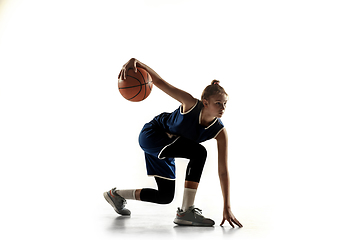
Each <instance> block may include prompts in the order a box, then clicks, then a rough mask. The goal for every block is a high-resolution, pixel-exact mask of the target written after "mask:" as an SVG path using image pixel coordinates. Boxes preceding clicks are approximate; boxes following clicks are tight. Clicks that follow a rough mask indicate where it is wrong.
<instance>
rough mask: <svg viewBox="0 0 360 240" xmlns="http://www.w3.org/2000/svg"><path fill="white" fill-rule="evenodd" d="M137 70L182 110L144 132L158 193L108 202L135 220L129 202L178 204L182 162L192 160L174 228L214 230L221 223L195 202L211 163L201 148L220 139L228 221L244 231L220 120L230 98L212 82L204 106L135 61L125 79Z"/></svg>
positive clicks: (117, 196) (117, 195)
mask: <svg viewBox="0 0 360 240" xmlns="http://www.w3.org/2000/svg"><path fill="white" fill-rule="evenodd" d="M137 67H141V68H144V69H146V71H148V73H149V74H150V75H151V77H152V80H153V84H155V86H157V87H158V88H160V89H161V90H162V91H164V92H165V93H167V94H168V95H169V96H171V97H173V98H174V99H176V100H178V101H179V102H180V103H181V106H180V107H179V108H178V109H176V110H175V111H174V112H172V113H162V114H160V115H158V116H156V117H155V118H154V119H153V120H152V121H150V122H149V123H146V124H145V126H144V127H143V129H142V130H141V133H140V136H139V143H140V146H141V148H142V149H143V150H144V152H145V160H146V168H147V173H148V175H149V176H154V178H155V181H156V183H157V186H158V189H157V190H155V189H149V188H143V189H131V190H116V188H114V189H112V190H110V191H108V192H105V193H104V197H105V199H106V200H107V201H108V202H109V203H110V204H111V206H112V207H113V208H114V209H115V211H116V212H117V213H119V214H122V215H130V211H129V210H128V209H126V208H125V204H126V200H125V199H135V200H140V201H147V202H152V203H158V204H167V203H170V202H172V200H173V198H174V193H175V160H174V158H176V157H181V158H187V159H189V160H190V161H189V163H188V166H187V169H186V177H185V189H184V196H183V203H182V207H181V209H180V208H179V209H178V211H177V215H176V218H175V220H174V223H176V224H179V225H192V226H213V225H214V224H215V223H214V221H213V220H211V219H209V218H205V217H204V216H202V215H201V210H200V209H198V208H195V207H194V199H195V194H196V190H197V188H198V185H199V182H200V178H201V174H202V171H203V167H204V164H205V160H206V155H207V152H206V149H205V148H204V147H203V146H202V145H201V144H200V143H201V142H204V141H206V140H208V139H212V138H215V139H216V140H217V146H218V172H219V178H220V184H221V189H222V194H223V199H224V210H223V220H222V222H221V224H220V225H221V226H222V225H223V224H224V222H225V220H227V221H228V222H229V224H230V225H231V226H232V227H234V223H235V224H236V225H238V226H239V227H242V225H241V223H240V222H239V221H238V220H237V219H236V218H235V216H234V215H233V213H232V212H231V208H230V187H229V185H230V183H229V173H228V167H227V147H228V143H227V142H228V139H227V133H226V130H225V128H224V125H223V123H222V122H221V120H220V118H221V116H222V115H223V114H224V111H225V108H226V102H227V99H228V95H227V93H226V92H225V90H224V89H223V88H222V87H221V86H220V85H219V81H217V80H214V81H212V83H211V85H209V86H207V87H206V88H205V90H204V91H203V93H202V96H201V101H199V100H197V99H196V98H194V97H193V96H191V95H190V94H189V93H187V92H185V91H182V90H180V89H178V88H176V87H174V86H172V85H170V84H169V83H168V82H166V81H165V80H163V79H162V78H161V77H160V76H159V75H158V74H157V73H156V72H155V71H154V70H152V69H151V68H150V67H148V66H147V65H145V64H144V63H141V62H140V61H138V60H136V59H134V58H132V59H130V60H129V61H128V62H127V63H126V64H125V65H124V66H123V68H122V69H121V71H120V74H119V79H120V78H121V79H124V80H126V72H127V71H128V70H129V69H130V68H133V69H135V72H136V71H137Z"/></svg>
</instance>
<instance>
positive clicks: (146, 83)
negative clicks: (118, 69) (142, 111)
mask: <svg viewBox="0 0 360 240" xmlns="http://www.w3.org/2000/svg"><path fill="white" fill-rule="evenodd" d="M118 86H119V91H120V93H121V95H122V96H123V97H124V98H125V99H127V100H129V101H132V102H140V101H142V100H144V99H145V98H147V97H148V96H149V94H150V92H151V89H152V86H153V83H152V79H151V76H150V74H149V73H148V72H147V71H146V70H145V69H143V68H137V72H136V73H135V71H134V69H133V68H129V69H128V71H127V72H126V79H119V80H118Z"/></svg>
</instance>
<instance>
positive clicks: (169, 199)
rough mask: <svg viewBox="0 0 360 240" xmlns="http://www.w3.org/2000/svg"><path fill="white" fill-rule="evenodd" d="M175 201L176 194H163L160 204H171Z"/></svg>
mask: <svg viewBox="0 0 360 240" xmlns="http://www.w3.org/2000/svg"><path fill="white" fill-rule="evenodd" d="M173 200H174V194H169V193H167V194H163V195H162V196H161V200H160V201H159V203H160V204H169V203H171V202H172V201H173Z"/></svg>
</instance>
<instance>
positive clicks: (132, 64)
mask: <svg viewBox="0 0 360 240" xmlns="http://www.w3.org/2000/svg"><path fill="white" fill-rule="evenodd" d="M138 63H140V62H139V61H138V60H136V59H135V58H131V59H130V60H129V61H128V62H127V63H125V64H124V66H123V67H122V68H121V71H120V73H119V76H118V79H121V80H125V79H126V72H127V71H128V70H129V69H130V68H133V69H134V71H135V72H137V66H138V65H139V64H138Z"/></svg>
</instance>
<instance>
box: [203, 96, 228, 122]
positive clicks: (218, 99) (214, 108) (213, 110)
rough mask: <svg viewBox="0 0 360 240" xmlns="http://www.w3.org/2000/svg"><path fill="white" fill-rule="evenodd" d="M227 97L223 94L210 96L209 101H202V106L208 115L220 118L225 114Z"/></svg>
mask: <svg viewBox="0 0 360 240" xmlns="http://www.w3.org/2000/svg"><path fill="white" fill-rule="evenodd" d="M227 101H228V96H227V95H225V94H217V95H213V96H210V99H209V100H206V99H205V100H204V106H205V108H206V111H207V112H208V114H209V115H211V116H214V117H218V118H221V117H222V115H223V114H224V112H225V108H226V103H227Z"/></svg>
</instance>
